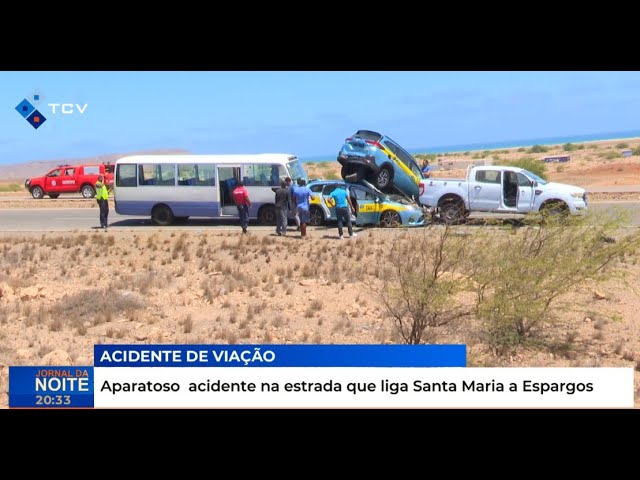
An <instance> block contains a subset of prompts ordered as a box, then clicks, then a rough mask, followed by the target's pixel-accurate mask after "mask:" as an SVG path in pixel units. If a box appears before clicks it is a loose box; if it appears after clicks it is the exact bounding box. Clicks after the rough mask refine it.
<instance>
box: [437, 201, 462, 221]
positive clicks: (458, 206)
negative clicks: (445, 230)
mask: <svg viewBox="0 0 640 480" xmlns="http://www.w3.org/2000/svg"><path fill="white" fill-rule="evenodd" d="M440 218H441V219H442V221H443V222H444V223H446V224H447V225H456V224H458V223H460V222H461V221H462V219H463V218H464V206H463V205H462V203H461V202H459V201H455V200H449V201H447V202H445V203H443V204H442V205H440Z"/></svg>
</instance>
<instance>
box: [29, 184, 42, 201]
mask: <svg viewBox="0 0 640 480" xmlns="http://www.w3.org/2000/svg"><path fill="white" fill-rule="evenodd" d="M31 196H32V197H33V198H35V199H36V200H40V199H41V198H42V197H44V190H42V188H40V187H33V188H32V189H31Z"/></svg>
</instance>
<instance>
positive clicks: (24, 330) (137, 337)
mask: <svg viewBox="0 0 640 480" xmlns="http://www.w3.org/2000/svg"><path fill="white" fill-rule="evenodd" d="M609 143H611V144H612V145H615V144H616V143H619V142H609ZM629 143H632V146H633V144H634V143H637V142H629ZM603 151H613V149H611V148H610V146H609V145H608V143H606V142H605V143H602V144H599V147H598V149H596V150H584V151H578V152H571V154H572V155H575V157H574V158H572V161H571V163H569V164H563V165H551V166H550V173H551V178H552V180H556V181H562V182H566V183H573V184H576V185H581V186H585V187H599V188H605V189H606V187H608V186H625V185H640V158H638V157H630V158H624V159H615V160H611V161H609V160H605V159H604V158H600V157H598V156H597V155H598V154H599V153H600V152H603ZM551 153H553V152H549V153H547V154H551ZM524 155H526V154H524V153H520V152H515V151H514V152H511V153H509V154H499V156H500V157H504V158H509V156H511V157H515V158H518V157H521V156H524ZM529 156H531V155H529ZM538 156H541V155H538ZM334 163H335V162H334ZM494 163H496V164H498V163H499V161H495V162H494ZM309 170H310V172H309V173H310V176H312V177H314V176H315V177H319V176H322V177H324V178H328V176H330V174H331V172H333V173H332V174H333V175H335V172H336V171H337V169H336V168H335V165H330V164H327V165H324V164H317V165H314V166H310V168H309ZM554 170H555V171H554ZM462 172H463V171H462ZM321 173H322V175H321ZM456 173H458V172H456V171H448V172H443V171H440V172H435V173H434V176H447V177H449V176H454V175H455V174H456ZM452 174H453V175H452ZM611 195H613V196H614V197H615V199H619V198H620V197H619V195H622V194H621V193H613V194H611ZM616 195H617V196H616ZM0 197H2V198H3V199H5V200H3V201H0V208H4V207H8V206H12V207H20V206H25V205H29V206H30V208H33V206H34V205H47V208H50V207H51V205H52V204H55V205H57V206H60V207H68V206H73V207H76V206H80V205H82V206H86V207H87V208H96V206H95V201H93V200H87V201H84V200H65V199H63V198H62V197H61V198H60V199H57V200H50V199H45V200H42V201H35V200H32V199H24V191H23V192H17V193H3V194H0ZM8 199H11V200H8ZM1 230H2V229H1V226H0V251H1V252H2V255H0V407H6V406H7V405H8V395H7V389H8V380H7V377H8V368H7V367H8V365H55V364H60V365H87V364H92V363H93V345H94V344H96V343H180V344H181V343H202V344H215V343H228V344H237V343H356V344H360V343H376V344H377V343H400V342H401V339H400V337H399V335H398V333H397V331H396V330H395V329H394V328H393V325H392V323H391V321H390V319H389V317H388V315H387V312H386V311H385V310H384V308H383V306H382V304H381V303H380V301H379V298H378V296H377V295H376V294H375V293H374V291H373V290H372V288H373V287H375V285H376V283H375V282H376V280H375V279H374V278H375V271H376V269H378V268H381V267H382V266H383V265H384V261H385V254H384V249H385V248H386V246H388V245H389V243H390V242H392V241H393V240H394V239H396V238H397V237H398V236H400V235H404V234H409V235H414V234H417V232H420V231H422V230H423V229H379V228H369V229H360V230H359V232H358V233H359V237H358V238H357V239H349V240H344V241H342V242H341V241H339V240H337V239H336V237H337V229H336V228H335V227H318V228H315V229H309V237H310V238H309V239H307V240H305V241H302V240H300V239H299V238H298V235H299V233H298V232H295V231H294V229H291V228H290V231H289V235H288V236H287V237H284V238H280V237H276V236H275V235H273V234H272V233H270V232H262V231H261V232H258V231H254V232H252V233H251V234H250V235H249V236H242V235H241V234H240V233H239V229H238V232H237V233H236V232H216V231H210V230H209V231H207V229H200V230H194V231H190V232H176V231H171V230H170V229H159V230H158V231H155V232H149V231H145V232H142V231H136V230H135V229H132V230H131V231H129V230H123V231H117V232H103V231H92V232H87V233H81V232H75V233H70V234H65V235H52V234H48V235H43V234H34V233H29V234H26V233H24V234H20V233H7V232H4V233H3V232H2V231H1ZM626 271H627V273H628V276H627V278H626V280H624V281H623V280H610V281H608V283H606V284H604V285H598V286H595V285H591V284H588V283H587V284H585V285H583V287H582V288H581V289H580V290H579V291H578V292H577V293H574V294H573V296H572V297H571V302H572V303H571V304H572V305H573V308H570V309H568V310H566V311H564V312H562V315H561V320H560V321H559V322H557V323H555V324H554V325H553V326H551V327H549V329H548V331H547V333H546V335H549V336H551V337H552V338H556V339H559V340H562V339H564V343H565V344H566V345H568V346H567V348H563V349H560V350H555V351H551V350H549V349H538V348H532V347H527V348H521V349H520V350H518V352H517V353H515V354H513V355H507V356H502V357H496V356H494V355H493V354H492V353H491V351H490V349H489V348H488V346H487V345H486V344H485V343H484V341H483V339H482V335H481V330H482V325H480V324H479V323H478V322H476V321H475V320H473V319H470V320H468V321H467V322H466V323H464V324H459V325H454V326H452V327H451V328H447V329H443V330H442V331H439V332H438V334H437V337H436V339H435V341H436V342H437V343H466V344H467V345H468V358H469V366H471V367H479V366H528V367H538V366H539V367H552V366H555V367H560V366H562V367H566V366H568V367H617V366H626V367H633V368H635V369H636V380H635V390H636V394H635V402H636V406H637V407H640V322H639V321H638V316H637V312H638V311H640V294H639V292H638V290H637V289H636V287H635V286H636V285H639V284H640V282H639V281H638V280H639V277H640V265H639V264H637V262H630V263H629V264H628V266H627V267H626ZM372 279H374V280H372Z"/></svg>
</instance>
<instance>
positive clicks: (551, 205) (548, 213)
mask: <svg viewBox="0 0 640 480" xmlns="http://www.w3.org/2000/svg"><path fill="white" fill-rule="evenodd" d="M569 212H570V210H569V207H568V205H567V204H566V203H564V202H562V201H560V200H551V201H548V202H545V203H543V204H542V205H541V206H540V213H541V214H542V216H543V218H545V219H548V220H564V219H566V218H567V217H568V216H569Z"/></svg>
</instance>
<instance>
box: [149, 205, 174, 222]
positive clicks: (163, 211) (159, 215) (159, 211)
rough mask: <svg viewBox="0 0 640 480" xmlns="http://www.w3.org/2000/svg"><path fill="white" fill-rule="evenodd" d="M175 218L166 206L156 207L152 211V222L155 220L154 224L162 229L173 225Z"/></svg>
mask: <svg viewBox="0 0 640 480" xmlns="http://www.w3.org/2000/svg"><path fill="white" fill-rule="evenodd" d="M173 218H174V217H173V212H172V211H171V209H170V208H169V207H168V206H166V205H156V206H155V207H153V210H152V211H151V220H153V223H155V224H156V225H160V226H161V227H166V226H167V225H171V224H172V223H173Z"/></svg>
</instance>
